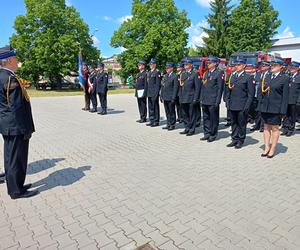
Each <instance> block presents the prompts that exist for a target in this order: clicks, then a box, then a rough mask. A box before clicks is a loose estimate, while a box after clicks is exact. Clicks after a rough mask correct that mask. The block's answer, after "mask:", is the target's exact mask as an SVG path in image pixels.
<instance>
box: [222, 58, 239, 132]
mask: <svg viewBox="0 0 300 250" xmlns="http://www.w3.org/2000/svg"><path fill="white" fill-rule="evenodd" d="M229 66H230V73H229V74H226V75H225V81H224V91H223V101H224V102H225V106H226V110H227V112H226V121H227V123H226V124H225V125H224V126H225V127H230V126H231V118H230V110H229V106H228V105H229V104H228V98H229V88H228V85H229V84H230V82H231V81H232V77H233V75H234V74H235V71H236V67H235V64H234V63H231V64H230V65H229Z"/></svg>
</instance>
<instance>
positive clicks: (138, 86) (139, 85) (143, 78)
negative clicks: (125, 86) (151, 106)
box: [135, 70, 147, 98]
mask: <svg viewBox="0 0 300 250" xmlns="http://www.w3.org/2000/svg"><path fill="white" fill-rule="evenodd" d="M142 89H143V90H144V94H143V96H142V97H141V98H143V97H147V71H146V70H144V71H143V72H139V73H138V74H137V76H136V83H135V97H138V95H137V90H142Z"/></svg>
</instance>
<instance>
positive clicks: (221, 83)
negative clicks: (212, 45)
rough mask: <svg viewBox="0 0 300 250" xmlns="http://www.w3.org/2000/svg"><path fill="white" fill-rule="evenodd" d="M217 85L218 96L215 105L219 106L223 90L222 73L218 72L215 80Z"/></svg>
mask: <svg viewBox="0 0 300 250" xmlns="http://www.w3.org/2000/svg"><path fill="white" fill-rule="evenodd" d="M217 81H218V82H217V84H218V95H217V103H216V105H219V104H220V103H221V98H222V94H223V88H224V84H225V83H224V82H225V81H224V73H223V72H222V71H220V72H219V75H218V78H217Z"/></svg>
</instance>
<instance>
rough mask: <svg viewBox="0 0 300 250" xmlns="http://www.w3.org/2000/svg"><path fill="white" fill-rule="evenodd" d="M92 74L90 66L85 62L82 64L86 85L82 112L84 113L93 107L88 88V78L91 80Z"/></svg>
mask: <svg viewBox="0 0 300 250" xmlns="http://www.w3.org/2000/svg"><path fill="white" fill-rule="evenodd" d="M89 75H90V72H89V69H88V66H87V64H86V63H85V62H83V63H82V76H83V79H84V81H85V85H84V101H85V103H84V108H82V110H84V111H89V110H90V106H91V96H90V92H89V88H88V84H87V81H88V78H89Z"/></svg>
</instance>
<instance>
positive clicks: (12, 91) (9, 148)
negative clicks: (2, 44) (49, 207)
mask: <svg viewBox="0 0 300 250" xmlns="http://www.w3.org/2000/svg"><path fill="white" fill-rule="evenodd" d="M0 63H1V67H0V133H1V134H2V136H3V139H4V169H5V176H6V184H7V191H8V194H9V195H10V197H11V198H12V199H18V198H27V197H31V196H34V195H36V194H37V193H38V192H37V191H36V190H34V191H29V189H30V187H31V184H27V185H24V182H25V177H26V170H27V162H28V147H29V139H30V138H31V135H32V133H33V132H34V131H35V129H34V123H33V118H32V113H31V106H30V101H29V96H28V94H27V93H26V90H25V86H24V82H23V80H22V79H20V78H18V77H17V76H16V75H15V73H14V72H15V71H16V70H17V68H18V59H17V57H16V54H15V51H14V50H9V51H5V52H2V53H1V54H0Z"/></svg>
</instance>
